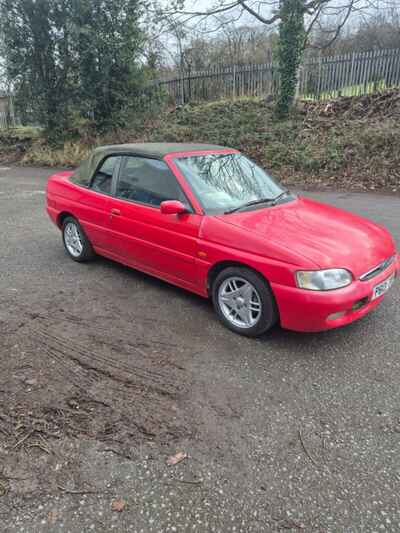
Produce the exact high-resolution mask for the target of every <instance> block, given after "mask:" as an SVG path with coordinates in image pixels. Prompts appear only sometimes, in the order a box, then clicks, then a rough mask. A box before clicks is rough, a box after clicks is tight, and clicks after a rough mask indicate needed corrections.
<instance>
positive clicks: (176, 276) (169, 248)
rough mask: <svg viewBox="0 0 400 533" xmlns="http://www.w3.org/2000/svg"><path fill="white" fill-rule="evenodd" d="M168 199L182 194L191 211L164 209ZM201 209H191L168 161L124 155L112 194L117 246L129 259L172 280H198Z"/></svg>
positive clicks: (117, 251) (112, 225) (114, 244)
mask: <svg viewBox="0 0 400 533" xmlns="http://www.w3.org/2000/svg"><path fill="white" fill-rule="evenodd" d="M164 200H180V201H181V202H183V203H184V204H185V205H187V207H188V211H189V212H188V213H184V214H180V215H176V214H175V215H167V214H162V213H161V211H160V204H161V202H162V201H164ZM200 221H201V215H198V214H196V213H195V212H194V210H193V209H192V207H191V205H190V203H189V201H188V200H187V198H186V196H185V194H184V193H183V191H182V189H181V187H180V185H179V184H178V181H177V179H176V177H175V176H174V174H173V173H172V171H171V170H170V169H169V167H168V166H167V164H166V163H165V162H164V161H160V160H158V159H151V158H147V157H139V156H123V157H122V160H121V165H120V169H119V175H118V179H117V184H116V189H115V195H114V196H113V197H112V198H110V230H111V240H112V243H111V247H112V251H113V252H114V253H115V254H117V255H118V256H119V257H120V258H121V259H123V261H124V262H126V263H127V264H130V265H131V266H136V267H137V268H139V269H143V270H145V271H148V272H150V273H154V274H155V275H160V276H161V277H164V278H165V277H166V278H168V279H170V280H171V281H175V282H177V283H178V284H179V282H182V281H183V282H185V283H189V284H192V285H197V284H198V283H197V276H196V262H195V258H196V254H197V238H198V233H199V226H200Z"/></svg>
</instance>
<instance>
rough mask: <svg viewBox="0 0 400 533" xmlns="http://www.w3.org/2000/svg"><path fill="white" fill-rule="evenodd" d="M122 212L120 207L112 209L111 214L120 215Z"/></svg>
mask: <svg viewBox="0 0 400 533" xmlns="http://www.w3.org/2000/svg"><path fill="white" fill-rule="evenodd" d="M120 214H121V211H120V210H119V209H115V208H113V209H111V211H110V216H119V215H120Z"/></svg>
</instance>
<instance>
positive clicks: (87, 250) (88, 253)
mask: <svg viewBox="0 0 400 533" xmlns="http://www.w3.org/2000/svg"><path fill="white" fill-rule="evenodd" d="M67 224H74V225H75V226H76V228H77V230H78V232H79V236H80V238H81V242H82V252H81V253H80V255H78V256H74V255H72V254H71V253H70V251H69V250H68V248H67V246H66V244H65V227H66V225H67ZM62 239H63V243H64V248H65V250H66V252H67V254H68V256H69V257H70V258H71V259H73V260H74V261H77V262H78V263H82V262H83V261H88V260H89V259H91V258H92V257H93V255H94V253H93V248H92V245H91V244H90V242H89V240H88V238H87V237H86V235H85V232H84V231H83V229H82V227H81V225H80V224H79V222H78V221H77V220H76V218H74V217H67V218H66V219H65V220H64V221H63V225H62Z"/></svg>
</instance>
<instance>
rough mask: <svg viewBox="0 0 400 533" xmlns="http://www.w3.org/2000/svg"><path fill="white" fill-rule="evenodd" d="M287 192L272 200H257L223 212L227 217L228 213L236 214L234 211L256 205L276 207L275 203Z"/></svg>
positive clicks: (286, 192)
mask: <svg viewBox="0 0 400 533" xmlns="http://www.w3.org/2000/svg"><path fill="white" fill-rule="evenodd" d="M288 193H289V191H288V190H285V191H283V192H281V193H280V194H278V196H275V197H274V198H259V199H258V200H252V201H251V202H246V203H245V204H243V205H239V206H238V207H234V208H233V209H228V211H225V212H224V214H225V215H229V214H230V213H236V211H241V210H242V209H246V208H247V207H252V206H253V205H258V204H271V205H276V203H277V202H278V201H279V200H280V199H281V198H282V197H283V196H285V195H286V194H288Z"/></svg>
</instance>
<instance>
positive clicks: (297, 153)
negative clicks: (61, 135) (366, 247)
mask: <svg viewBox="0 0 400 533" xmlns="http://www.w3.org/2000/svg"><path fill="white" fill-rule="evenodd" d="M135 122H136V124H135V125H133V126H132V129H130V130H123V131H113V132H110V133H109V134H108V135H105V136H102V137H93V136H92V137H88V136H87V135H86V136H85V138H86V139H87V140H86V141H85V142H82V141H80V140H75V141H69V142H67V143H65V145H64V146H63V147H62V148H60V149H57V150H54V149H51V148H50V147H49V146H47V145H46V143H45V142H44V141H43V140H41V139H40V137H39V138H38V137H35V136H33V137H32V138H31V139H30V140H29V141H26V140H25V142H24V144H23V146H22V147H20V149H19V150H18V151H16V153H15V156H16V157H15V160H16V161H18V162H21V163H23V164H33V165H50V166H75V165H77V164H78V163H79V161H81V160H82V158H84V157H85V156H86V155H87V153H88V152H89V151H90V150H91V148H92V147H93V146H95V145H99V144H108V143H120V142H142V141H166V142H181V141H185V142H188V141H189V142H190V141H193V142H208V143H216V144H222V145H227V146H232V147H235V148H238V149H240V150H243V151H244V152H245V153H247V154H248V155H250V156H251V157H253V158H254V159H256V160H257V161H258V162H259V163H260V164H262V165H263V166H264V167H265V168H267V169H269V170H270V171H271V172H272V173H273V174H274V175H276V176H277V177H279V178H280V179H281V180H282V181H284V182H285V183H287V184H288V185H291V184H296V185H299V186H304V187H334V188H343V189H364V190H365V189H369V190H374V189H376V190H378V189H385V190H392V191H398V190H400V93H398V92H393V91H392V92H385V93H381V94H377V95H367V96H363V97H351V98H346V97H343V98H340V99H338V100H333V101H330V102H324V103H315V102H303V103H301V104H299V106H298V109H297V110H296V112H295V113H293V115H292V116H291V117H290V118H289V119H287V120H285V121H282V120H277V119H276V118H275V116H274V113H273V109H272V107H271V105H270V104H269V103H267V102H266V101H264V100H261V99H255V98H254V99H249V98H245V99H238V100H235V101H220V102H212V103H204V104H197V105H190V106H185V107H184V108H181V109H173V110H171V109H170V110H165V111H164V112H162V113H161V114H159V115H158V116H157V117H147V118H142V117H138V118H137V120H136V121H135ZM1 139H2V137H1V136H0V158H2V160H3V162H4V161H5V159H6V158H7V157H6V156H7V153H6V152H7V151H5V150H4V141H3V145H2V140H1ZM8 153H9V154H13V152H12V150H9V151H8Z"/></svg>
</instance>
